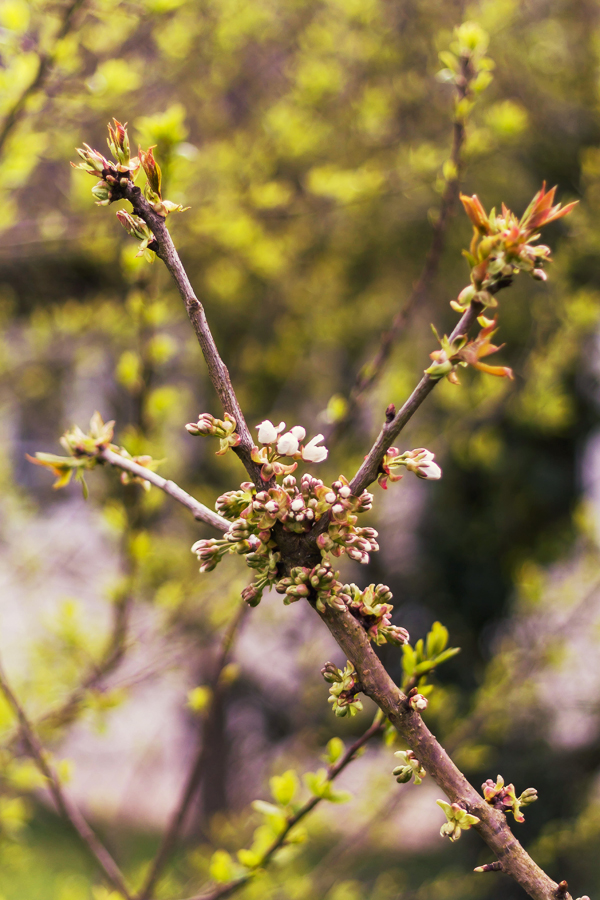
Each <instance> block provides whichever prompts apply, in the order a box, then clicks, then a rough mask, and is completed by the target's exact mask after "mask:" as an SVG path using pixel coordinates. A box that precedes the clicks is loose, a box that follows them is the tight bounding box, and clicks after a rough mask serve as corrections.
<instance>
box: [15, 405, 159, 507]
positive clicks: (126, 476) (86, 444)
mask: <svg viewBox="0 0 600 900" xmlns="http://www.w3.org/2000/svg"><path fill="white" fill-rule="evenodd" d="M114 426H115V423H114V421H113V420H111V421H110V422H104V421H103V420H102V416H101V415H100V413H99V412H95V413H94V415H93V416H92V418H91V420H90V428H89V431H88V432H87V433H86V432H85V431H82V430H81V428H80V427H79V426H78V425H74V426H73V427H72V428H69V430H68V431H66V432H65V433H64V434H63V436H62V437H61V438H60V443H61V446H62V447H63V448H64V449H65V450H66V451H67V453H68V454H69V455H68V456H57V455H56V454H54V453H36V454H35V457H33V456H29V454H27V459H28V460H29V462H32V463H34V464H35V465H36V466H44V467H45V468H47V469H50V471H51V472H52V473H53V474H54V475H55V476H56V481H55V482H54V484H53V487H54V488H62V487H65V486H66V485H67V484H68V483H69V482H70V480H71V478H72V476H73V475H74V476H75V480H76V481H79V482H80V483H81V487H82V490H83V495H84V497H87V496H88V489H87V484H86V482H85V472H86V471H88V470H90V469H93V468H95V467H96V466H97V465H98V464H102V462H103V460H102V458H101V456H100V454H101V453H102V452H103V451H104V450H111V451H112V452H113V453H118V454H119V456H122V457H124V458H125V459H129V460H133V462H135V463H137V464H138V465H140V466H143V467H144V468H145V469H149V470H150V471H151V472H155V471H156V469H157V468H158V466H159V465H160V464H161V462H162V460H156V459H153V458H152V457H151V456H133V457H132V456H130V454H129V453H128V452H127V450H125V448H124V447H119V446H118V445H116V444H113V443H111V442H112V437H113V434H114ZM121 481H122V483H123V484H130V483H133V482H135V483H138V484H142V485H143V487H144V488H145V490H149V489H150V485H149V484H148V482H147V481H145V480H144V479H142V478H139V477H138V476H136V475H133V474H131V473H130V472H126V471H123V472H122V473H121Z"/></svg>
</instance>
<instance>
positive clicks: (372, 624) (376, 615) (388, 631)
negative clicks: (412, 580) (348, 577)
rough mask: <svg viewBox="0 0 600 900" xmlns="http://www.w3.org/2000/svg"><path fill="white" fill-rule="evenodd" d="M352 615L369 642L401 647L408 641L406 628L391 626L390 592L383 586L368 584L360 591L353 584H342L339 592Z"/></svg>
mask: <svg viewBox="0 0 600 900" xmlns="http://www.w3.org/2000/svg"><path fill="white" fill-rule="evenodd" d="M339 595H340V597H341V598H342V599H343V600H344V601H345V603H346V605H347V607H348V609H349V610H350V612H351V613H352V615H353V616H354V617H355V618H356V619H358V620H359V622H360V623H361V625H362V626H363V628H364V629H365V631H366V632H367V635H368V636H369V638H370V640H372V641H374V642H375V643H376V644H378V645H381V644H385V643H389V644H395V645H396V646H401V645H402V644H406V643H407V641H408V640H409V634H408V631H407V630H406V628H400V627H399V626H398V625H392V624H391V618H392V611H393V609H394V607H393V606H392V604H391V603H389V601H390V600H391V599H392V592H391V591H390V589H389V587H388V586H387V585H385V584H377V585H375V584H370V585H369V586H368V587H367V588H365V590H364V591H361V589H360V588H359V587H357V585H355V584H344V585H343V586H342V587H341V588H340V591H339Z"/></svg>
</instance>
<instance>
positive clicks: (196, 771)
mask: <svg viewBox="0 0 600 900" xmlns="http://www.w3.org/2000/svg"><path fill="white" fill-rule="evenodd" d="M249 610H250V607H249V606H247V605H246V604H245V603H244V604H243V605H242V606H240V608H239V609H238V611H237V613H236V615H235V616H234V618H233V619H232V621H231V622H230V624H229V626H228V628H227V630H226V631H225V634H224V636H223V640H222V642H221V647H220V650H219V656H218V658H217V662H216V665H215V670H214V674H213V677H212V679H211V687H212V697H211V701H210V706H209V709H208V714H207V717H206V718H207V725H205V732H206V730H207V726H208V721H209V720H210V718H211V716H213V715H214V713H215V710H216V709H217V708H218V705H219V703H220V702H221V700H222V697H223V684H222V682H221V681H220V676H221V673H222V671H223V669H224V668H225V666H226V664H227V661H228V659H229V657H230V654H231V649H232V647H233V644H234V641H235V638H236V636H237V634H238V632H239V629H240V627H241V625H242V623H243V621H244V619H245V617H246V615H247V613H248V612H249ZM207 749H208V748H207V743H206V740H205V739H203V740H202V741H201V744H200V748H199V750H198V752H197V754H196V758H195V760H194V762H193V764H192V768H191V769H190V772H189V774H188V777H187V780H186V783H185V785H184V788H183V791H182V793H181V798H180V801H179V803H178V805H177V808H176V809H175V812H174V813H173V816H172V818H171V821H170V823H169V826H168V827H167V830H166V832H165V834H164V836H163V839H162V842H161V844H160V847H159V849H158V852H157V854H156V856H155V858H154V861H153V863H152V866H151V868H150V871H149V872H148V876H147V878H146V881H145V882H144V885H143V887H142V889H141V890H140V892H139V894H138V896H137V900H149V898H150V897H151V896H152V894H153V892H154V888H155V886H156V882H157V881H158V879H159V877H160V874H161V872H162V870H163V869H164V867H165V865H166V863H167V861H168V859H169V856H170V855H171V852H172V850H173V847H174V846H175V843H176V841H177V839H178V837H179V835H180V832H181V829H182V827H183V825H184V822H185V819H186V816H187V813H188V810H189V808H190V805H191V803H192V800H193V799H194V797H195V795H196V792H197V790H198V788H199V786H200V782H201V780H202V776H203V774H204V770H205V767H206V756H207Z"/></svg>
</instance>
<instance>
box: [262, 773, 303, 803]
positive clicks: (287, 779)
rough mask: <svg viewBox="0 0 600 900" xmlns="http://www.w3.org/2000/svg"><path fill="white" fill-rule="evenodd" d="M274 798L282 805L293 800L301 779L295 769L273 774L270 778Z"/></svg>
mask: <svg viewBox="0 0 600 900" xmlns="http://www.w3.org/2000/svg"><path fill="white" fill-rule="evenodd" d="M269 786H270V788H271V794H272V796H273V799H274V800H276V801H277V803H279V804H281V806H287V805H288V804H289V803H291V802H292V800H293V799H294V796H295V794H296V792H297V790H298V788H299V787H300V780H299V778H298V775H297V774H296V772H295V771H294V769H288V770H287V772H284V773H283V775H273V777H272V778H271V779H270V780H269Z"/></svg>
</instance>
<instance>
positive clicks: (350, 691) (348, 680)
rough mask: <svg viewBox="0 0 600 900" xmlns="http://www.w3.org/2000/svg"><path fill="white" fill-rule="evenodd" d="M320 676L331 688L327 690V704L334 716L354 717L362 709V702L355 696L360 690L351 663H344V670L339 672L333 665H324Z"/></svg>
mask: <svg viewBox="0 0 600 900" xmlns="http://www.w3.org/2000/svg"><path fill="white" fill-rule="evenodd" d="M321 675H322V676H323V678H324V679H325V681H327V682H328V683H329V684H331V687H330V688H329V694H330V697H329V701H328V702H329V703H331V704H332V709H333V711H334V713H335V714H336V716H339V717H340V718H341V717H343V716H348V715H349V716H355V715H356V713H357V712H360V710H361V709H362V708H363V706H362V702H361V701H360V700H359V699H358V698H357V696H356V694H358V693H360V691H361V690H362V688H361V686H360V682H359V681H358V678H357V675H356V670H355V668H354V666H353V665H352V663H351V662H347V663H346V668H345V669H344V670H343V671H341V670H340V669H338V667H337V666H334V664H333V663H330V662H328V663H325V665H324V666H323V668H322V669H321Z"/></svg>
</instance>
